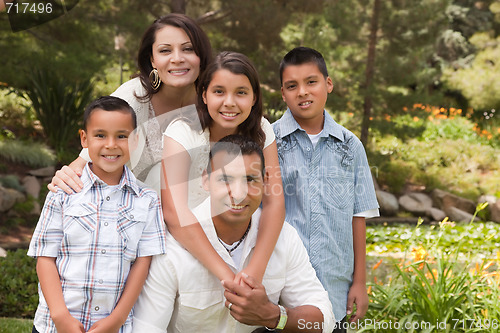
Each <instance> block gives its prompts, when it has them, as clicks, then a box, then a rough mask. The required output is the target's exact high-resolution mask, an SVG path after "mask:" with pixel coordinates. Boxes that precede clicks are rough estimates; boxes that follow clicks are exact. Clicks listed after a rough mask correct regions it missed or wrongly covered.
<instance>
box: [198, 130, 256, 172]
mask: <svg viewBox="0 0 500 333" xmlns="http://www.w3.org/2000/svg"><path fill="white" fill-rule="evenodd" d="M221 151H223V152H226V153H228V154H229V155H239V154H242V155H252V154H257V155H259V157H260V161H261V164H262V177H264V175H265V160H264V152H263V151H262V148H261V147H260V146H259V145H258V144H257V142H255V141H253V140H252V139H249V138H247V137H245V136H243V135H239V134H232V135H228V136H225V137H223V138H222V139H220V140H219V141H217V142H216V143H215V145H214V146H213V147H212V149H211V150H210V154H209V160H208V165H207V173H208V174H209V175H210V173H211V172H212V158H213V157H214V156H215V154H217V153H219V152H221Z"/></svg>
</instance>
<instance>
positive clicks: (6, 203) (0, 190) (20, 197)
mask: <svg viewBox="0 0 500 333" xmlns="http://www.w3.org/2000/svg"><path fill="white" fill-rule="evenodd" d="M24 200H26V197H25V196H24V194H22V193H21V192H19V191H16V190H14V189H11V188H5V187H2V186H0V212H6V211H8V210H9V209H11V208H12V207H13V206H14V205H15V204H16V203H18V202H23V201H24Z"/></svg>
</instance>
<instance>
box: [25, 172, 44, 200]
mask: <svg viewBox="0 0 500 333" xmlns="http://www.w3.org/2000/svg"><path fill="white" fill-rule="evenodd" d="M22 183H23V187H24V190H25V191H26V194H29V195H31V196H32V197H33V198H35V199H38V196H39V195H40V189H41V185H40V182H39V181H38V179H37V178H36V177H35V176H26V177H24V178H23V180H22Z"/></svg>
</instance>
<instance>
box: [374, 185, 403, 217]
mask: <svg viewBox="0 0 500 333" xmlns="http://www.w3.org/2000/svg"><path fill="white" fill-rule="evenodd" d="M375 194H376V195H377V201H378V204H379V206H380V214H381V215H383V216H394V215H396V214H397V213H398V211H399V204H398V199H397V198H396V196H395V195H394V194H391V193H389V192H385V191H380V190H378V191H375Z"/></svg>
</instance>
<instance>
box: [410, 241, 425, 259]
mask: <svg viewBox="0 0 500 333" xmlns="http://www.w3.org/2000/svg"><path fill="white" fill-rule="evenodd" d="M411 253H412V256H413V259H414V261H420V260H424V259H425V258H427V251H426V250H425V249H424V247H423V246H422V245H420V246H419V247H417V248H413V249H412V250H411Z"/></svg>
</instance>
